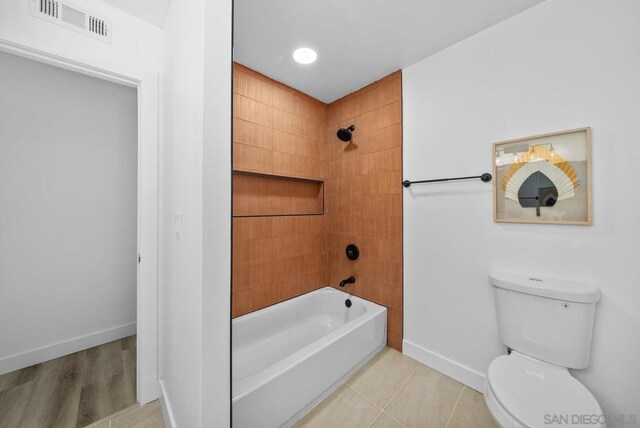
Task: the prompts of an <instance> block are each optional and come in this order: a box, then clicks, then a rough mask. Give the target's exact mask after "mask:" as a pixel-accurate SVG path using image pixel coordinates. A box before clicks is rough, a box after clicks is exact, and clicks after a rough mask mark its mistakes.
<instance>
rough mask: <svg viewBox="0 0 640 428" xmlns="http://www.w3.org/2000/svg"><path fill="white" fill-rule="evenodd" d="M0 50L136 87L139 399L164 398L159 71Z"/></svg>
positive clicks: (7, 46) (6, 46)
mask: <svg viewBox="0 0 640 428" xmlns="http://www.w3.org/2000/svg"><path fill="white" fill-rule="evenodd" d="M0 51H2V52H5V53H8V54H13V55H17V56H20V57H23V58H27V59H31V60H34V61H38V62H42V63H45V64H49V65H52V66H55V67H59V68H63V69H66V70H70V71H73V72H77V73H81V74H85V75H88V76H92V77H96V78H99V79H103V80H108V81H111V82H114V83H117V84H121V85H124V86H128V87H132V88H135V89H136V91H137V103H138V106H137V110H138V129H137V131H138V135H137V140H138V183H137V184H138V210H137V246H138V253H139V254H140V257H141V261H140V262H139V263H138V265H137V266H138V269H137V291H136V296H137V299H136V300H137V301H136V317H137V361H136V369H137V370H136V372H137V374H136V377H137V379H136V391H137V394H136V398H137V402H138V403H139V404H141V405H143V404H146V403H148V402H150V401H153V400H155V399H156V398H158V396H159V387H158V378H159V376H158V374H159V372H158V231H159V230H158V213H159V210H158V208H159V205H158V190H159V189H158V178H159V176H158V152H159V141H160V140H159V138H160V133H159V112H160V94H159V84H160V78H159V75H158V73H154V72H147V71H140V70H126V71H125V72H124V73H123V72H122V71H121V70H114V69H110V68H108V67H107V66H104V65H102V66H100V67H97V66H94V65H91V64H87V63H84V62H80V61H76V60H73V59H71V58H67V57H63V56H59V55H55V54H51V53H48V52H45V51H41V50H38V49H33V48H31V47H28V46H24V45H20V44H17V43H13V42H11V41H8V40H5V39H1V38H0Z"/></svg>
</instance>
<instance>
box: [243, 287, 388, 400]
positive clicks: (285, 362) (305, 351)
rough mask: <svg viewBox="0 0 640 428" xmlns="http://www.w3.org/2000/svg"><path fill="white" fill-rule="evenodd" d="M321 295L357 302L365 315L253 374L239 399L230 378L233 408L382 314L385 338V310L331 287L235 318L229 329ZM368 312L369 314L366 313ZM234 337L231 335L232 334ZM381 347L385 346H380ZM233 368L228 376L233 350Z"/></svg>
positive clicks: (380, 306)
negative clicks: (340, 295) (315, 295)
mask: <svg viewBox="0 0 640 428" xmlns="http://www.w3.org/2000/svg"><path fill="white" fill-rule="evenodd" d="M323 293H330V294H342V295H343V296H344V297H345V299H351V300H352V301H354V302H358V303H362V304H363V305H364V306H365V307H366V308H367V310H366V311H365V313H364V314H361V315H360V316H358V317H357V318H355V319H353V320H351V321H349V322H347V323H346V324H344V325H342V326H340V327H338V328H337V329H335V330H333V331H331V332H330V333H329V334H327V335H325V336H322V337H321V338H320V339H318V340H316V341H314V342H311V343H309V344H308V345H306V346H304V347H302V348H300V349H299V350H297V351H296V352H294V353H293V354H291V355H289V356H287V357H286V358H284V359H282V360H280V361H278V362H277V363H275V364H273V365H271V366H269V367H268V368H266V369H264V370H263V371H261V372H258V373H256V374H253V375H251V376H247V377H246V378H245V379H255V381H254V382H253V384H252V385H251V386H250V387H246V388H244V390H243V391H242V392H241V393H239V394H238V395H234V392H233V383H234V382H233V377H232V379H231V386H232V393H231V395H232V397H231V398H232V399H231V402H232V405H233V403H234V402H236V401H238V400H240V399H242V398H243V397H245V396H247V395H248V394H251V393H252V392H254V391H255V390H257V389H258V388H260V387H261V386H263V385H265V384H266V383H268V382H270V381H271V380H273V379H275V378H276V377H278V376H280V375H282V374H283V373H284V372H286V371H287V370H288V369H290V368H291V367H292V366H294V365H295V364H300V363H302V362H304V361H306V360H308V359H309V358H310V357H311V356H312V355H314V354H315V352H317V351H318V350H319V349H322V348H325V347H326V346H328V345H329V344H331V343H333V342H335V341H337V340H339V339H341V338H343V337H344V336H346V335H347V334H349V333H350V332H351V331H352V330H354V329H356V328H358V327H360V326H362V325H363V324H365V323H366V322H368V321H371V320H373V319H374V318H375V317H377V316H380V315H381V314H385V332H384V337H385V338H386V337H387V331H386V330H387V325H386V313H387V308H386V307H385V306H382V305H379V304H377V303H374V302H371V301H369V300H366V299H363V298H361V297H358V296H355V295H352V294H349V293H347V292H345V291H342V290H337V289H335V288H334V287H331V286H329V285H328V286H325V287H322V288H318V289H316V290H312V291H309V292H307V293H304V294H301V295H299V296H296V297H292V298H291V299H287V300H285V301H282V302H279V303H276V304H275V305H271V306H268V307H266V308H263V309H260V310H257V311H254V312H251V313H248V314H246V315H242V316H241V317H238V318H234V319H233V320H232V323H231V325H232V328H233V324H235V323H238V322H241V321H246V320H250V319H252V318H255V317H257V316H259V314H264V313H265V312H263V311H266V312H273V311H276V310H277V309H278V308H282V307H283V306H284V307H286V306H290V305H292V304H294V301H295V300H296V299H300V298H308V296H310V295H312V294H323ZM369 308H370V309H371V310H369ZM232 336H233V333H232ZM383 345H384V344H383ZM231 356H232V362H231V364H232V366H231V374H232V376H233V349H232V355H231ZM241 389H243V388H241Z"/></svg>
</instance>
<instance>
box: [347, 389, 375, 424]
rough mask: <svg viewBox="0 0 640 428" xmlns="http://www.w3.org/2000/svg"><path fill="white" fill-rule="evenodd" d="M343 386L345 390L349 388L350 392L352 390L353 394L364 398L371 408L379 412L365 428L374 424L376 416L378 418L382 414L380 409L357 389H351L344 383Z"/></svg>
mask: <svg viewBox="0 0 640 428" xmlns="http://www.w3.org/2000/svg"><path fill="white" fill-rule="evenodd" d="M343 385H345V386H347V388H349V389H350V390H352V391H353V392H355V393H356V394H358V395H359V396H360V397H362V398H364V399H365V401H367V402H368V403H369V404H371V405H372V406H373V407H375V408H376V410H380V411H379V412H378V413H377V414H376V417H375V418H373V419H372V420H371V422H370V423H369V425H367V428H368V427H370V426H371V424H372V423H374V422H375V420H376V419H377V418H378V416H380V413H382V409H381V408H380V406H378V405H377V404H376V403H374V402H373V401H371V400H369V399H368V398H367V397H365V396H364V395H363V394H362V393H361V392H360V391H358V390H357V389H355V388H354V387H352V386H351V385H349V384H348V383H347V382H345V383H344V384H343Z"/></svg>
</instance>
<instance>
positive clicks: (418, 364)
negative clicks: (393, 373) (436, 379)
mask: <svg viewBox="0 0 640 428" xmlns="http://www.w3.org/2000/svg"><path fill="white" fill-rule="evenodd" d="M419 366H420V363H418V362H416V366H415V367H414V368H413V370H412V371H411V373H409V376H407V378H406V379H405V380H404V382H402V384H401V385H400V386H399V387H398V389H396V392H394V393H393V395H392V396H391V398H389V399H388V400H387V402H386V403H384V406H382V410H384V409H386V408H387V406H388V405H389V403H391V401H392V400H393V399H394V398H396V395H398V392H400V390H401V389H402V388H403V387H404V386H405V384H406V383H407V382H409V379H411V377H412V376H413V374H414V373H415V372H416V370H418V367H419ZM394 419H395V418H394Z"/></svg>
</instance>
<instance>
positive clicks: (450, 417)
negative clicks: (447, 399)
mask: <svg viewBox="0 0 640 428" xmlns="http://www.w3.org/2000/svg"><path fill="white" fill-rule="evenodd" d="M465 388H466V385H462V389H461V390H460V394H459V395H458V399H457V400H456V404H454V405H453V409H451V414H449V418H448V419H447V423H446V424H445V425H444V427H445V428H447V427H448V426H449V424H450V423H451V419H452V418H453V414H454V413H455V412H456V409H457V408H458V403H459V402H460V399H461V398H462V393H463V392H464V389H465Z"/></svg>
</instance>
